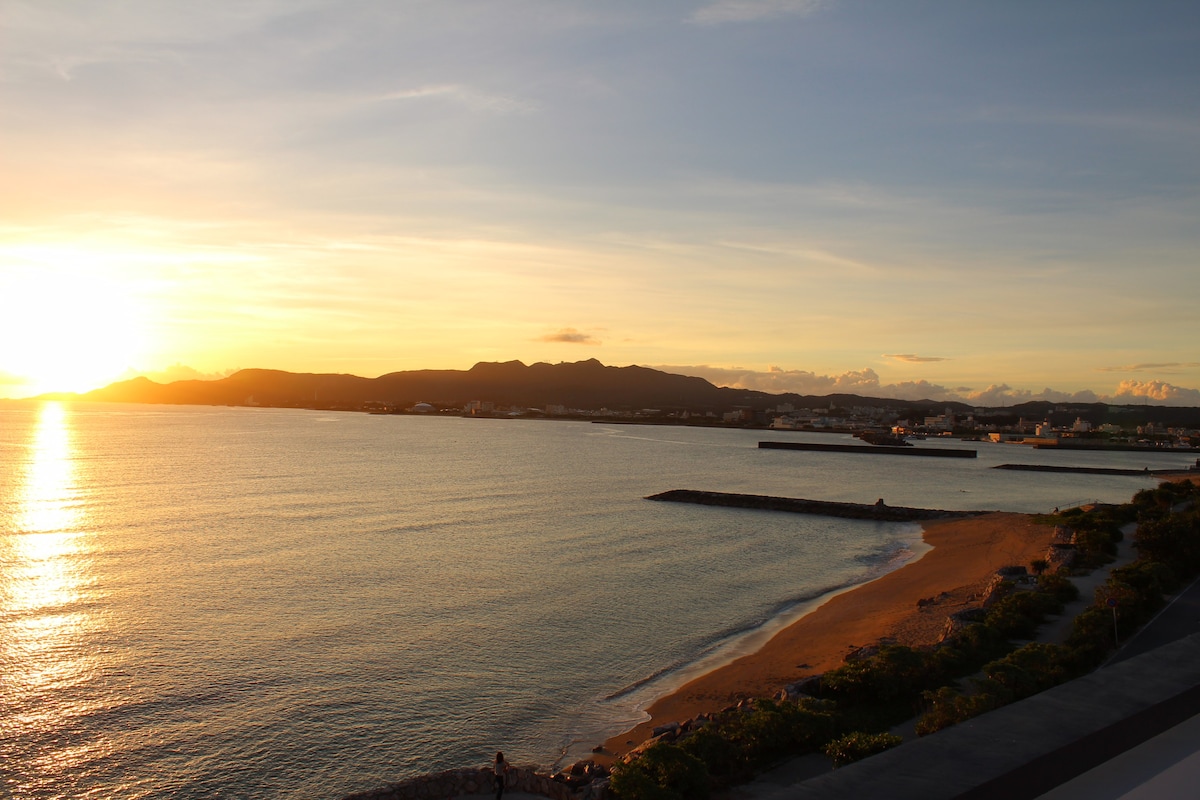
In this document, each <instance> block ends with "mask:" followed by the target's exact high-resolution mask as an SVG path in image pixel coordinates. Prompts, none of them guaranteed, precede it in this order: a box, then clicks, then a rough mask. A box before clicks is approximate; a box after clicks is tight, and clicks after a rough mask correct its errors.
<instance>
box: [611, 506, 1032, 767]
mask: <svg viewBox="0 0 1200 800" xmlns="http://www.w3.org/2000/svg"><path fill="white" fill-rule="evenodd" d="M922 527H923V529H924V539H925V542H926V543H927V544H929V545H931V546H932V548H933V549H932V550H930V551H929V552H927V553H926V554H925V555H924V556H923V557H921V558H920V559H918V560H916V561H913V562H911V563H909V564H906V565H904V566H903V567H901V568H900V569H898V570H896V571H894V572H890V573H888V574H886V575H884V576H883V577H881V578H879V579H877V580H874V581H872V582H870V583H867V584H864V585H862V586H859V587H857V588H855V589H852V590H850V591H848V592H844V593H842V594H839V595H836V596H834V597H833V598H831V599H830V600H829V601H827V602H826V603H824V604H823V605H821V606H820V607H819V608H817V609H816V610H814V611H813V612H812V613H811V614H808V615H807V616H805V617H802V618H801V619H799V620H797V621H796V622H795V623H793V624H792V625H790V626H788V627H787V628H784V629H783V630H782V631H780V632H779V633H778V634H776V635H775V636H774V637H773V638H772V639H771V640H770V641H768V642H767V643H766V644H765V645H764V646H763V647H762V649H760V650H758V651H757V652H755V653H751V654H749V655H746V656H742V657H741V658H738V659H736V660H735V661H732V662H730V663H729V664H726V665H724V666H722V667H718V668H717V669H715V670H713V671H712V672H709V673H706V674H704V675H701V676H700V677H698V678H696V679H695V680H692V681H690V682H689V683H686V684H684V685H683V686H682V687H680V688H679V689H677V690H675V691H674V692H672V693H670V694H668V695H666V696H664V697H661V698H659V699H658V700H656V701H654V702H653V703H652V704H651V705H650V707H649V708H648V709H647V711H648V712H649V714H650V719H649V720H647V721H646V722H643V723H641V724H640V725H638V726H637V727H636V728H634V729H633V730H630V731H627V732H626V733H622V734H620V735H619V736H614V737H613V738H611V739H609V740H608V741H607V742H605V743H604V749H605V751H606V752H607V753H611V754H617V755H620V754H622V753H624V752H626V751H628V750H630V749H632V747H633V746H635V745H637V744H640V743H641V742H643V741H644V740H646V739H648V738H649V737H650V732H651V730H652V729H653V728H654V727H655V726H657V725H662V724H664V723H667V722H681V721H683V720H685V719H689V718H691V717H694V716H696V715H697V714H700V713H704V712H711V711H718V710H720V709H722V708H725V707H726V706H729V705H733V704H735V703H737V702H738V701H739V700H741V699H744V698H754V697H769V696H771V695H774V694H775V693H776V692H778V691H779V690H780V689H782V688H783V687H784V686H786V685H787V684H789V683H794V682H796V681H798V680H801V679H803V678H805V677H808V676H810V675H816V674H820V673H823V672H826V671H827V670H830V669H833V668H835V667H838V666H840V665H841V664H842V663H843V662H844V659H845V656H846V655H847V654H848V653H850V652H851V651H853V650H855V649H856V648H858V647H862V646H864V645H871V644H876V643H877V642H879V641H881V640H892V641H894V642H895V643H897V644H906V645H911V646H917V645H923V644H933V643H934V642H936V641H937V640H938V638H939V636H940V635H941V632H942V629H943V627H944V625H945V622H946V617H947V616H948V615H950V614H952V613H954V612H956V611H961V610H962V609H964V608H968V607H971V606H974V605H978V602H977V596H978V595H979V594H980V593H981V592H982V591H983V589H984V588H985V587H986V585H987V583H988V581H989V580H990V579H991V577H992V575H993V574H994V572H995V570H996V569H997V568H999V567H1003V566H1007V565H1011V564H1019V565H1024V566H1028V565H1029V563H1030V561H1032V560H1033V559H1036V558H1041V557H1042V556H1043V555H1044V554H1045V552H1046V549H1047V547H1048V546H1049V544H1050V539H1051V536H1052V535H1053V528H1052V527H1051V526H1048V525H1039V524H1036V523H1035V522H1034V521H1033V518H1032V517H1030V516H1029V515H1026V514H1013V513H1002V512H997V513H993V514H985V515H983V516H976V517H964V518H957V519H949V520H937V521H933V522H925V523H922ZM927 598H937V599H936V601H935V602H933V603H932V604H929V605H926V606H924V607H922V608H918V607H917V601H918V600H922V599H927Z"/></svg>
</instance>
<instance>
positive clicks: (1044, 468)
mask: <svg viewBox="0 0 1200 800" xmlns="http://www.w3.org/2000/svg"><path fill="white" fill-rule="evenodd" d="M992 469H1015V470H1021V471H1024V472H1077V473H1080V474H1083V475H1155V474H1158V473H1160V472H1161V473H1172V472H1175V471H1176V470H1169V469H1163V470H1151V469H1150V468H1149V467H1146V468H1145V469H1117V468H1115V467H1055V466H1052V465H1050V464H998V465H996V466H995V467H992Z"/></svg>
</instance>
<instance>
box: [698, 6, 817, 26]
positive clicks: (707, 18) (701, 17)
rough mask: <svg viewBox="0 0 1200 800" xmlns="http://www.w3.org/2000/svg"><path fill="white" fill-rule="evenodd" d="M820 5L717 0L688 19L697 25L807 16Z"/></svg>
mask: <svg viewBox="0 0 1200 800" xmlns="http://www.w3.org/2000/svg"><path fill="white" fill-rule="evenodd" d="M821 5H822V0H718V1H717V2H715V3H709V4H708V5H706V6H704V7H703V8H699V9H696V11H695V12H694V13H693V14H692V16H691V17H690V18H689V20H690V21H691V22H695V23H697V24H699V25H721V24H724V23H726V22H754V21H756V20H760V19H769V18H771V17H782V16H787V15H795V16H807V15H808V14H811V13H813V12H814V11H816V10H817V9H818V8H820V7H821Z"/></svg>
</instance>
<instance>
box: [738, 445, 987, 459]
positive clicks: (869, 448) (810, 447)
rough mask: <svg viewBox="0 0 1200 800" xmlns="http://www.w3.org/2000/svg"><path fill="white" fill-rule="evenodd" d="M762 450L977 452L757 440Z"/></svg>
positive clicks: (941, 455) (937, 454)
mask: <svg viewBox="0 0 1200 800" xmlns="http://www.w3.org/2000/svg"><path fill="white" fill-rule="evenodd" d="M758 446H759V448H760V449H763V450H815V451H817V452H820V453H858V454H860V455H862V454H866V455H874V456H879V455H892V456H926V457H930V458H977V457H978V455H979V454H978V453H977V452H976V451H974V450H967V449H965V448H961V447H896V446H893V445H878V444H872V445H863V444H818V443H816V442H759V443H758Z"/></svg>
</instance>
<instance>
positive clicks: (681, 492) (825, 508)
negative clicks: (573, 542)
mask: <svg viewBox="0 0 1200 800" xmlns="http://www.w3.org/2000/svg"><path fill="white" fill-rule="evenodd" d="M646 499H647V500H658V501H663V502H671V503H695V504H697V505H702V506H725V507H726V508H754V509H759V510H762V511H788V512H791V513H794V514H817V515H820V516H824V517H844V518H847V519H873V520H880V521H883V522H919V521H921V520H927V519H947V518H949V517H968V516H976V515H979V514H985V513H987V512H985V511H943V510H940V509H936V508H907V507H904V506H889V505H887V504H886V503H884V502H883V499H882V498H881V499H879V500H876V501H875V502H874V503H871V504H867V503H835V502H832V501H829V500H804V499H802V498H798V497H771V496H768V495H761V494H733V493H730V492H703V491H697V490H695V489H672V490H670V491H667V492H662V493H660V494H653V495H650V496H649V497H647V498H646Z"/></svg>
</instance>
